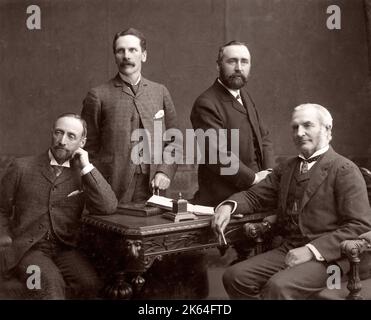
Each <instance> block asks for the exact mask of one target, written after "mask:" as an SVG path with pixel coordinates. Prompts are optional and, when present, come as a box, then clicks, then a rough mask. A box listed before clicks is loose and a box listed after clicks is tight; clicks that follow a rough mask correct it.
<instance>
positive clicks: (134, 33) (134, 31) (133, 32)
mask: <svg viewBox="0 0 371 320" xmlns="http://www.w3.org/2000/svg"><path fill="white" fill-rule="evenodd" d="M127 35H132V36H135V37H137V38H138V39H139V40H140V46H141V48H142V51H145V50H146V48H147V41H146V38H145V37H144V34H143V33H141V32H140V31H139V30H137V29H134V28H129V29H126V30H124V31H120V32H117V33H116V34H115V36H114V38H113V44H112V47H113V53H116V41H117V39H118V38H120V37H123V36H127Z"/></svg>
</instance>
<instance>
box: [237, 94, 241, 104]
mask: <svg viewBox="0 0 371 320" xmlns="http://www.w3.org/2000/svg"><path fill="white" fill-rule="evenodd" d="M236 99H237V101H238V102H239V103H241V104H242V105H243V103H242V99H241V96H240V95H239V94H238V95H237V96H236Z"/></svg>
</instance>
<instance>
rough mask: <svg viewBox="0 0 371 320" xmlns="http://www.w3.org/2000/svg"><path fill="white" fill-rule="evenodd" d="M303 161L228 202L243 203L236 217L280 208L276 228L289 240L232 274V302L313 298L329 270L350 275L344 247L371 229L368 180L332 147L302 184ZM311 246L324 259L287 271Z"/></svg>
mask: <svg viewBox="0 0 371 320" xmlns="http://www.w3.org/2000/svg"><path fill="white" fill-rule="evenodd" d="M300 161H301V160H300V158H298V157H296V158H292V159H289V160H288V161H286V162H284V163H283V164H282V165H280V166H278V167H277V168H275V169H274V171H273V173H271V174H270V175H268V176H267V178H266V179H265V180H263V181H261V182H260V183H258V184H257V185H255V186H253V187H252V188H250V189H249V190H248V191H244V192H240V193H237V194H235V195H233V196H231V197H230V198H229V200H234V201H236V202H237V204H238V205H237V209H236V211H235V213H236V214H239V213H241V214H249V213H252V212H254V211H259V210H261V209H262V208H267V207H268V208H269V207H270V208H277V215H278V216H277V227H279V228H278V229H279V231H280V233H281V236H282V237H283V240H284V241H283V243H282V245H281V246H279V247H278V248H276V249H273V250H272V251H268V252H266V253H264V254H261V255H258V256H255V257H253V258H251V259H248V260H246V261H243V262H240V263H238V264H236V265H234V266H232V267H230V268H229V269H227V271H226V273H225V275H224V284H225V287H226V290H227V292H228V293H229V294H230V296H231V297H234V298H247V297H250V298H256V297H258V296H259V294H260V295H262V297H263V298H267V299H300V298H308V297H310V296H312V295H314V294H316V293H317V292H319V291H321V290H322V289H323V288H324V287H325V286H326V281H327V278H328V277H329V274H327V272H326V270H327V267H328V266H330V265H337V266H339V267H340V269H341V270H342V272H343V274H346V273H347V272H348V271H349V264H348V261H347V260H346V259H344V258H343V257H342V256H341V251H340V243H341V242H342V241H344V240H347V239H355V238H357V237H358V236H359V235H360V234H362V233H365V232H367V231H369V230H370V229H371V209H370V205H369V200H368V195H367V189H366V185H365V181H364V179H363V176H362V174H361V172H360V170H359V169H358V167H357V166H356V165H355V164H354V163H353V162H351V161H350V160H348V159H346V158H345V157H343V156H341V155H339V154H337V153H336V152H335V151H334V150H333V149H332V148H331V147H330V149H329V150H328V151H327V152H325V153H324V154H323V155H322V156H321V157H320V159H319V160H318V161H317V162H316V163H315V164H314V166H313V167H312V168H311V169H310V170H309V175H307V178H306V179H302V178H301V174H300V173H299V167H300ZM302 185H304V188H302V193H300V190H301V186H302ZM293 208H295V209H293ZM294 211H296V212H294ZM306 244H311V245H313V246H314V248H315V249H317V250H318V252H319V253H320V255H321V256H322V258H323V259H324V260H323V261H317V259H316V258H313V259H312V260H311V261H308V262H305V263H302V264H299V265H297V266H294V267H291V268H288V269H287V268H286V267H287V266H286V265H285V263H284V258H285V256H286V254H287V252H288V251H289V250H291V249H294V248H298V247H302V246H305V245H306ZM364 263H366V264H369V263H370V259H365V260H364ZM361 268H362V266H361ZM365 270H369V268H365Z"/></svg>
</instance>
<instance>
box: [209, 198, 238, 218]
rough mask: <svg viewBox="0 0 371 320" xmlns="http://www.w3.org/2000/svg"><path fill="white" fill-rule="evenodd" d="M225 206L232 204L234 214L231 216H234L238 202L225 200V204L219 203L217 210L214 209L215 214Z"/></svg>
mask: <svg viewBox="0 0 371 320" xmlns="http://www.w3.org/2000/svg"><path fill="white" fill-rule="evenodd" d="M223 204H231V205H232V206H233V208H232V212H231V215H232V214H233V212H235V211H236V209H237V202H236V201H234V200H224V201H223V202H221V203H219V204H218V205H217V206H216V207H215V209H214V212H216V210H218V209H219V208H220V207H221V206H222V205H223Z"/></svg>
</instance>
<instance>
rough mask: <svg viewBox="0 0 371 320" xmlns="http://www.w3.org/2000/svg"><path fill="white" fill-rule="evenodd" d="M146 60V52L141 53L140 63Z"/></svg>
mask: <svg viewBox="0 0 371 320" xmlns="http://www.w3.org/2000/svg"><path fill="white" fill-rule="evenodd" d="M146 60H147V50H144V51H143V52H142V62H146Z"/></svg>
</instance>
